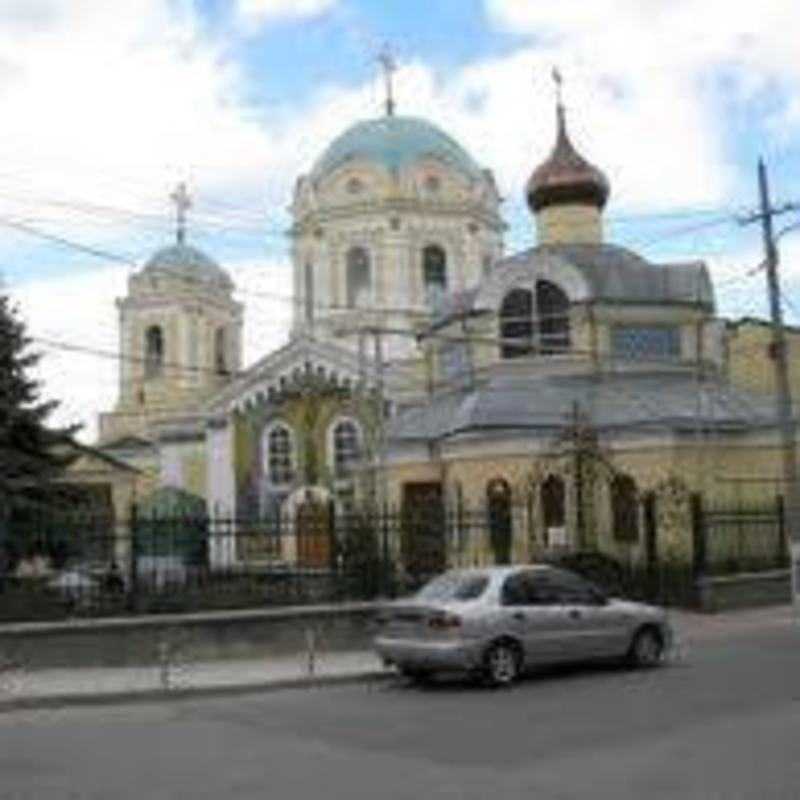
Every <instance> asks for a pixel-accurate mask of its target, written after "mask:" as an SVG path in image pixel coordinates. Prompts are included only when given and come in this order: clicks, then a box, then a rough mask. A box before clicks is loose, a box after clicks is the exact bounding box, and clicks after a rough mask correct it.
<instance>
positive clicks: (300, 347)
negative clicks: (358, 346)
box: [207, 335, 374, 413]
mask: <svg viewBox="0 0 800 800" xmlns="http://www.w3.org/2000/svg"><path fill="white" fill-rule="evenodd" d="M365 368H366V372H367V379H368V380H372V379H373V377H374V368H373V364H372V360H371V359H369V358H367V359H365ZM308 369H311V370H312V371H313V372H315V373H316V374H325V375H326V376H328V377H329V378H330V379H332V380H338V381H342V382H343V383H351V384H355V383H356V382H357V381H358V379H359V363H358V357H357V355H356V354H355V353H353V352H352V351H351V350H349V349H347V348H344V347H339V346H338V345H335V344H331V343H329V342H320V341H318V340H317V339H314V338H312V337H310V336H307V335H303V336H299V337H297V338H296V339H293V340H292V341H290V342H289V343H288V344H286V345H284V346H283V347H281V348H279V349H278V350H274V351H273V352H271V353H268V354H267V355H265V356H264V357H263V358H261V359H259V360H258V361H257V362H256V363H255V364H253V365H252V366H251V367H249V368H248V369H247V370H245V372H244V373H243V374H242V375H241V376H240V377H238V378H237V379H236V380H234V381H233V382H232V383H230V384H229V385H228V386H226V387H225V388H224V389H223V390H222V391H220V392H219V393H218V394H217V395H215V396H214V397H213V398H212V399H211V400H210V401H209V403H208V406H207V408H208V410H209V411H211V412H212V413H214V412H216V413H222V412H225V411H228V410H231V409H233V408H237V407H240V406H243V405H245V404H246V403H248V402H249V401H250V400H252V399H255V398H256V397H257V396H258V395H265V394H267V393H268V392H269V390H270V389H273V390H275V391H279V390H280V389H281V387H282V386H283V385H284V384H285V383H287V382H288V381H289V380H291V378H292V376H293V375H294V374H296V373H297V372H298V371H300V372H302V371H306V370H308ZM320 370H322V373H320Z"/></svg>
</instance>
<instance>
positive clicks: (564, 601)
mask: <svg viewBox="0 0 800 800" xmlns="http://www.w3.org/2000/svg"><path fill="white" fill-rule="evenodd" d="M377 623H378V626H379V627H378V634H377V636H376V637H375V640H374V646H375V649H376V651H377V653H378V655H379V656H380V657H381V658H382V659H383V661H384V663H385V664H387V665H394V666H396V667H397V669H398V670H399V671H400V672H401V673H402V674H403V675H406V676H407V677H409V678H412V679H418V680H422V679H424V678H426V677H428V676H429V675H431V674H432V673H434V672H441V671H450V670H457V671H466V672H468V673H471V674H472V675H475V676H481V677H483V678H484V679H486V680H488V681H489V682H490V683H492V684H494V685H504V684H510V683H512V682H513V681H514V680H515V679H516V678H517V677H518V676H519V675H520V674H521V673H522V672H523V671H524V670H526V669H527V668H529V667H534V666H538V665H542V664H551V663H557V662H566V661H583V660H587V659H593V658H610V657H624V658H626V659H627V660H628V661H629V662H630V663H632V664H633V665H635V666H640V667H650V666H655V665H657V664H659V663H661V661H662V660H663V657H664V654H665V653H666V652H668V650H669V649H670V648H671V647H672V643H673V632H672V628H671V626H670V624H669V621H668V619H667V615H666V613H665V612H664V610H663V609H660V608H656V607H654V606H649V605H645V604H643V603H635V602H629V601H626V600H618V599H615V598H609V597H607V596H606V595H605V594H604V593H603V592H602V591H601V590H599V589H598V588H597V587H596V586H594V585H593V584H591V583H589V582H588V581H585V580H584V579H583V578H581V577H579V576H578V575H575V574H574V573H572V572H569V571H567V570H564V569H558V568H555V567H551V566H546V565H528V566H510V567H489V568H485V569H484V568H475V569H465V570H451V571H449V572H445V573H444V574H443V575H440V576H439V577H437V578H435V579H434V580H432V581H431V582H430V583H428V584H427V585H426V586H424V587H423V588H422V589H421V590H420V591H419V592H418V593H417V594H415V595H413V596H412V597H411V598H409V599H407V600H398V601H395V602H393V603H389V604H387V606H386V607H385V609H384V610H383V611H382V612H381V614H380V615H379V617H378V620H377Z"/></svg>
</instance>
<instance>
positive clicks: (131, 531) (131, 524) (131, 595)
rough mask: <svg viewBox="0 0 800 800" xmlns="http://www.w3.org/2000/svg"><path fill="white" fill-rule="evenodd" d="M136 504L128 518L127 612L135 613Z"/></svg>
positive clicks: (137, 557)
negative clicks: (128, 586)
mask: <svg viewBox="0 0 800 800" xmlns="http://www.w3.org/2000/svg"><path fill="white" fill-rule="evenodd" d="M137 522H138V520H137V514H136V504H135V503H132V504H131V510H130V514H129V516H128V536H129V537H130V548H129V551H130V556H129V557H130V564H129V570H130V588H129V590H128V611H130V612H132V613H135V612H136V611H137V609H138V606H139V548H138V544H137V540H138V536H137V533H138V525H137Z"/></svg>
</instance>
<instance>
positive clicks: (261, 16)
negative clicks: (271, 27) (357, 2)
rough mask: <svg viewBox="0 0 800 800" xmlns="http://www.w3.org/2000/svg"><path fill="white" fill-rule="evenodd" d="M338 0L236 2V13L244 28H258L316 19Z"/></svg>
mask: <svg viewBox="0 0 800 800" xmlns="http://www.w3.org/2000/svg"><path fill="white" fill-rule="evenodd" d="M337 2H338V0H238V4H237V11H238V13H239V16H240V18H241V19H242V21H243V22H244V23H245V25H246V26H248V27H250V28H255V27H260V26H263V25H267V24H270V23H274V22H278V21H282V20H289V19H290V20H301V19H308V18H309V17H317V16H320V15H321V14H324V13H325V12H326V11H330V10H331V9H332V8H334V6H336V4H337Z"/></svg>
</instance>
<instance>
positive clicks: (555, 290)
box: [536, 281, 569, 356]
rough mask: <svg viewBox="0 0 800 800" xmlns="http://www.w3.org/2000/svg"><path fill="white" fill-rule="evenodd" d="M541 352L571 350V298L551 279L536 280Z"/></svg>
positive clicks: (545, 354) (546, 353)
mask: <svg viewBox="0 0 800 800" xmlns="http://www.w3.org/2000/svg"><path fill="white" fill-rule="evenodd" d="M536 316H537V319H538V321H539V352H540V353H541V354H542V355H543V356H549V355H553V354H554V353H565V352H566V351H567V350H569V298H568V297H567V295H566V294H565V293H564V291H563V290H562V289H560V288H559V287H558V286H556V285H555V284H554V283H551V282H550V281H537V282H536Z"/></svg>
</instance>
